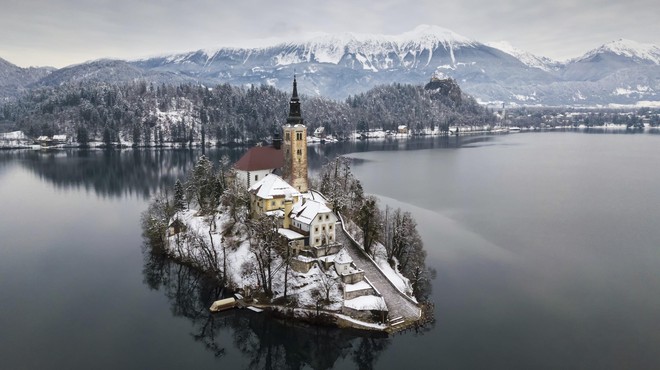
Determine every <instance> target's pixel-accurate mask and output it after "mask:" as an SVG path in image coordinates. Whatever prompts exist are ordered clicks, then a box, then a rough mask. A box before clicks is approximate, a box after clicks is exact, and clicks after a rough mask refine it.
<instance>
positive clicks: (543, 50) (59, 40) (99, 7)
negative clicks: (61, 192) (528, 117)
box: [0, 0, 660, 67]
mask: <svg viewBox="0 0 660 370" xmlns="http://www.w3.org/2000/svg"><path fill="white" fill-rule="evenodd" d="M4 3H5V4H3V11H2V12H1V13H0V24H2V25H3V29H5V30H9V32H2V33H0V57H3V58H5V59H8V60H9V61H12V62H14V63H18V64H20V65H55V66H58V67H61V66H64V65H67V64H72V63H79V62H82V61H84V60H89V59H96V58H101V57H117V58H134V57H139V56H146V55H154V54H162V53H166V52H172V51H187V50H196V49H199V48H214V47H221V46H226V45H230V46H240V45H248V46H253V45H256V44H260V43H259V42H255V41H253V40H255V39H262V41H261V44H263V43H264V42H265V41H264V39H265V40H268V41H271V42H272V40H279V39H296V38H303V37H305V36H306V35H308V34H310V33H312V32H331V33H336V32H346V31H351V32H360V33H384V34H397V33H401V32H404V31H408V30H411V29H413V28H414V27H415V26H417V25H419V24H435V25H439V26H442V27H445V28H449V29H451V30H453V31H455V32H457V33H460V34H463V35H465V36H467V37H470V38H473V39H475V40H477V41H482V42H486V41H494V40H507V41H509V42H510V43H511V44H512V45H514V46H516V47H518V48H522V49H525V50H529V51H531V52H534V53H536V54H540V55H546V56H549V57H554V58H559V59H564V58H569V57H575V56H579V55H581V54H582V53H584V52H586V51H587V50H589V49H591V48H594V47H597V46H599V45H600V44H603V43H605V42H608V41H611V40H614V39H618V38H621V37H624V38H628V39H632V40H637V41H640V42H650V43H658V42H659V41H660V40H658V35H660V29H659V26H658V22H657V20H656V19H654V18H655V17H656V15H657V14H658V13H660V5H659V4H660V3H658V2H657V1H656V0H632V1H628V2H620V1H612V0H581V1H574V0H570V1H569V0H555V1H547V0H544V1H528V0H504V1H500V2H493V1H485V0H462V1H455V2H439V1H437V0H418V1H416V2H414V3H410V2H408V1H401V0H382V1H378V2H373V1H365V0H352V1H349V0H336V1H332V2H311V1H308V2H303V1H292V0H281V1H278V2H272V1H259V0H242V1H233V2H224V1H222V2H221V1H211V0H190V1H173V0H162V1H154V0H151V1H133V0H114V1H108V0H98V1H86V0H54V1H53V0H23V1H20V0H18V1H17V0H5V1H4Z"/></svg>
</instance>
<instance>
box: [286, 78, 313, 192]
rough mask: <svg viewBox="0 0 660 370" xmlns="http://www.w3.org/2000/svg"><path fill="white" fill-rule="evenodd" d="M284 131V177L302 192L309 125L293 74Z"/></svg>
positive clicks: (305, 169)
mask: <svg viewBox="0 0 660 370" xmlns="http://www.w3.org/2000/svg"><path fill="white" fill-rule="evenodd" d="M282 131H283V132H284V158H285V168H284V179H285V180H286V181H287V182H288V183H289V184H291V186H293V187H294V188H296V189H298V191H300V192H301V193H304V192H306V191H307V127H306V126H305V123H304V122H303V118H302V113H301V111H300V98H298V84H297V82H296V77H295V76H293V94H292V95H291V101H290V102H289V116H288V117H287V119H286V124H285V125H284V126H282Z"/></svg>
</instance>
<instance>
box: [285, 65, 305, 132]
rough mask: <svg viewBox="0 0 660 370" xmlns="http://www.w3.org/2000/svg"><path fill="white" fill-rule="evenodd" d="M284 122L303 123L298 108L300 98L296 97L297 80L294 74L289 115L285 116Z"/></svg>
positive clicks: (291, 123)
mask: <svg viewBox="0 0 660 370" xmlns="http://www.w3.org/2000/svg"><path fill="white" fill-rule="evenodd" d="M286 123H288V124H290V125H296V124H304V123H303V118H302V112H301V110H300V98H298V82H297V81H296V76H295V75H294V76H293V93H292V94H291V100H290V101H289V117H287V119H286Z"/></svg>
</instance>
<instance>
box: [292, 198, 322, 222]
mask: <svg viewBox="0 0 660 370" xmlns="http://www.w3.org/2000/svg"><path fill="white" fill-rule="evenodd" d="M329 212H332V211H331V210H330V208H328V206H326V205H325V204H324V203H322V202H319V201H317V200H307V201H305V202H304V203H303V202H298V203H296V205H295V206H293V209H292V210H291V218H293V219H295V220H296V221H300V222H302V223H304V224H306V225H309V224H310V223H311V222H312V221H313V220H314V218H316V215H318V214H319V213H329Z"/></svg>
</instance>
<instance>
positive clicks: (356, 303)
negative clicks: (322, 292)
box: [344, 295, 387, 311]
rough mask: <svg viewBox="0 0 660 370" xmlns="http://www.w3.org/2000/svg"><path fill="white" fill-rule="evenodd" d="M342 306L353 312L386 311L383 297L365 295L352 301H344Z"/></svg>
mask: <svg viewBox="0 0 660 370" xmlns="http://www.w3.org/2000/svg"><path fill="white" fill-rule="evenodd" d="M344 306H346V307H348V308H352V309H354V310H360V311H364V310H380V311H384V310H387V305H386V304H385V300H384V299H383V297H377V296H374V295H365V296H361V297H357V298H353V299H347V300H345V301H344Z"/></svg>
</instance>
